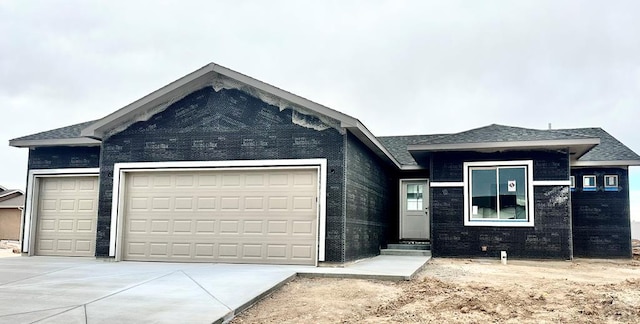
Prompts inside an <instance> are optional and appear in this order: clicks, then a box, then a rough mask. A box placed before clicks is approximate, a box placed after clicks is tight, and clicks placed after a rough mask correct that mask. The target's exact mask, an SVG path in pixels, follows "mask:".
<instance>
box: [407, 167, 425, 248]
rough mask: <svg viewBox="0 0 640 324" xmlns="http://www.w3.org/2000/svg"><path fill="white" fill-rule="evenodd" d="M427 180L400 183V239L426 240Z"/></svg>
mask: <svg viewBox="0 0 640 324" xmlns="http://www.w3.org/2000/svg"><path fill="white" fill-rule="evenodd" d="M428 183H429V180H427V179H420V180H401V181H400V188H401V189H400V205H401V215H400V239H401V240H428V239H429V238H430V236H429V232H430V229H429V190H428V188H429V187H428Z"/></svg>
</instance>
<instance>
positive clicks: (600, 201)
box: [571, 168, 631, 258]
mask: <svg viewBox="0 0 640 324" xmlns="http://www.w3.org/2000/svg"><path fill="white" fill-rule="evenodd" d="M571 175H573V176H575V177H576V188H575V190H574V191H573V192H572V193H571V207H572V209H573V212H572V214H573V249H574V252H573V253H574V255H575V256H577V257H599V258H601V257H607V258H612V257H613V258H630V257H631V225H630V211H629V173H628V171H627V170H625V169H621V168H587V169H573V170H571ZM584 175H595V176H596V185H597V189H596V191H583V188H582V176H584ZM605 175H617V176H618V190H617V191H605V190H604V176H605Z"/></svg>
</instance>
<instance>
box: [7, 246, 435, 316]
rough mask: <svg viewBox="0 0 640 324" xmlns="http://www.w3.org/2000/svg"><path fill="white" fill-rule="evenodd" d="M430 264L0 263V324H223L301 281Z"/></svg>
mask: <svg viewBox="0 0 640 324" xmlns="http://www.w3.org/2000/svg"><path fill="white" fill-rule="evenodd" d="M428 260H429V258H428V257H407V256H379V257H376V258H372V259H367V260H364V261H361V262H356V263H352V264H349V265H347V266H346V267H335V268H334V267H303V266H269V265H241V264H219V263H164V262H106V261H101V260H95V259H87V258H58V257H7V258H0V323H91V324H93V323H222V322H225V321H227V320H230V319H231V318H233V316H234V315H235V314H238V313H239V312H241V311H243V310H244V309H246V308H247V307H249V306H251V305H252V304H253V303H255V302H256V301H258V300H259V299H261V298H263V297H264V296H266V295H268V294H269V293H271V292H272V291H273V290H274V289H277V288H279V287H280V286H281V285H283V284H285V283H286V282H288V281H289V280H291V279H293V278H295V276H296V275H297V274H300V275H304V276H323V277H326V276H330V277H352V278H354V277H357V278H371V279H391V280H403V279H408V278H410V277H411V276H412V275H413V274H414V273H415V272H417V271H418V270H419V269H420V268H421V267H422V266H424V264H425V263H426V262H427V261H428Z"/></svg>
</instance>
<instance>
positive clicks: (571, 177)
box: [569, 176, 576, 191]
mask: <svg viewBox="0 0 640 324" xmlns="http://www.w3.org/2000/svg"><path fill="white" fill-rule="evenodd" d="M569 180H571V185H570V186H569V188H570V189H571V191H575V190H576V177H575V176H570V177H569Z"/></svg>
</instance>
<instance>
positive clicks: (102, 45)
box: [0, 0, 640, 220]
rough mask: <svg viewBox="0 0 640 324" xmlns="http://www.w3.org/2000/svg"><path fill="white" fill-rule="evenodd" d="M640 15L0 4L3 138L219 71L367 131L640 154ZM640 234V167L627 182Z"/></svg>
mask: <svg viewBox="0 0 640 324" xmlns="http://www.w3.org/2000/svg"><path fill="white" fill-rule="evenodd" d="M638 12H640V2H638V1H635V0H630V1H606V2H604V1H591V2H589V3H587V2H586V1H539V0H535V1H517V2H516V1H474V0H469V1H461V2H458V1H438V2H435V1H349V2H347V1H322V2H321V1H293V0H292V1H274V0H270V1H135V2H132V1H126V2H125V1H84V0H83V1H53V0H47V1H21V0H3V1H1V2H0V35H1V36H0V105H1V106H0V107H1V108H0V111H1V112H2V115H1V116H2V117H1V118H2V119H1V120H2V127H0V141H1V142H2V143H4V144H3V145H0V161H1V164H0V184H1V185H4V186H7V187H12V188H24V186H25V183H26V180H25V179H26V161H27V155H28V150H27V149H18V148H12V147H9V146H8V144H7V143H8V140H9V139H11V138H15V137H20V136H23V135H28V134H32V133H35V132H39V131H43V130H48V129H52V128H57V127H61V126H66V125H69V124H73V123H78V122H83V121H87V120H92V119H96V118H100V117H103V116H104V115H107V114H109V113H111V112H112V111H114V110H116V109H118V108H121V107H122V106H124V105H127V104H129V103H131V102H132V101H134V100H136V99H138V98H140V97H142V96H144V95H146V94H148V93H150V92H151V91H153V90H155V89H157V88H160V87H162V86H164V85H166V84H167V83H169V82H171V81H173V80H175V79H178V78H180V77H182V76H183V75H185V74H188V73H190V72H192V71H194V70H196V69H198V68H200V67H202V66H204V65H206V64H207V63H209V62H215V63H218V64H221V65H224V66H226V67H228V68H231V69H234V70H236V71H239V72H242V73H244V74H247V75H250V76H252V77H254V78H257V79H259V80H262V81H265V82H267V83H270V84H272V85H275V86H278V87H281V88H283V89H286V90H288V91H290V92H293V93H295V94H298V95H301V96H303V97H306V98H308V99H311V100H313V101H316V102H319V103H321V104H324V105H326V106H329V107H331V108H334V109H336V110H339V111H341V112H344V113H346V114H349V115H352V116H354V117H356V118H359V119H360V120H361V121H362V122H363V123H364V124H365V125H366V126H367V127H368V128H369V129H370V130H371V131H372V132H373V133H374V134H375V135H401V134H428V133H449V132H458V131H463V130H467V129H470V128H475V127H480V126H485V125H488V124H492V123H498V124H506V125H512V126H521V127H530V128H542V129H544V128H547V125H548V124H549V123H551V124H552V125H553V127H554V128H568V127H592V126H600V127H603V128H604V129H605V130H607V131H608V132H610V133H611V134H612V135H614V136H615V137H617V138H618V139H619V140H621V141H622V142H623V143H625V144H626V145H627V146H629V147H630V148H631V149H633V150H634V151H636V152H640V133H639V132H638V121H639V120H640V118H639V117H640V19H637V13H638ZM631 173H632V175H631V186H632V188H631V189H632V192H631V196H632V205H633V207H632V208H633V209H634V210H633V213H634V215H635V216H634V217H636V218H638V219H639V220H640V167H635V168H632V169H631Z"/></svg>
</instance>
